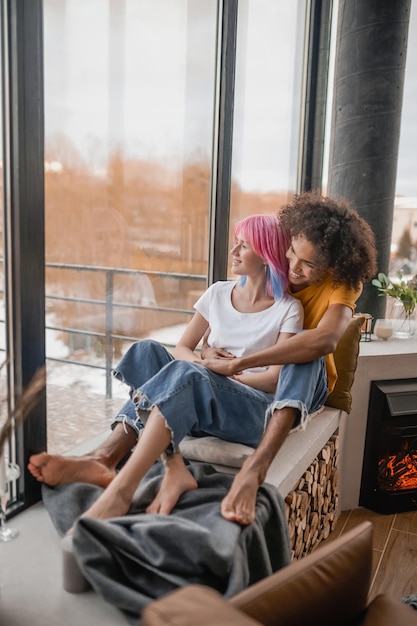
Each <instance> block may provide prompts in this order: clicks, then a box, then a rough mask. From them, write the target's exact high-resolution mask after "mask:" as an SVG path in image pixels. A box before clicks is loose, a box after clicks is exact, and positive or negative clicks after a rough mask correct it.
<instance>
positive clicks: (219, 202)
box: [208, 0, 238, 284]
mask: <svg viewBox="0 0 417 626" xmlns="http://www.w3.org/2000/svg"><path fill="white" fill-rule="evenodd" d="M237 11H238V0H224V1H221V0H219V3H218V32H217V58H216V89H215V101H214V133H213V161H212V180H211V206H210V242H209V263H208V282H209V284H211V283H213V282H215V281H217V280H224V279H225V278H226V277H227V262H228V247H229V219H230V187H231V170H232V141H233V110H234V94H235V67H236V36H237Z"/></svg>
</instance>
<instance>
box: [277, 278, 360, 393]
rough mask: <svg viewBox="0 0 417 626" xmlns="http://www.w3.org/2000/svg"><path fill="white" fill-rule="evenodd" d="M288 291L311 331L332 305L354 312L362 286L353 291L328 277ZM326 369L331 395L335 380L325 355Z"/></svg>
mask: <svg viewBox="0 0 417 626" xmlns="http://www.w3.org/2000/svg"><path fill="white" fill-rule="evenodd" d="M289 291H290V293H291V295H293V296H294V297H295V298H298V300H299V301H300V302H301V304H302V305H303V307H304V328H305V329H311V328H316V327H317V325H318V323H319V322H320V320H321V318H322V317H323V315H324V314H325V313H326V311H327V309H328V308H329V306H331V305H332V304H343V305H344V306H347V307H349V308H350V309H352V311H355V308H356V305H355V302H356V300H357V299H358V298H359V296H360V295H361V293H362V286H361V287H360V289H357V290H355V289H352V288H350V287H346V286H345V285H335V284H334V282H333V281H332V279H331V277H328V278H325V279H324V280H323V281H322V282H321V283H315V284H313V285H309V286H308V287H305V288H304V289H302V290H301V291H297V292H296V293H293V292H292V291H291V289H290V290H289ZM326 369H327V382H328V386H329V393H331V391H333V389H334V385H335V382H336V379H337V371H336V366H335V363H334V359H333V354H327V355H326Z"/></svg>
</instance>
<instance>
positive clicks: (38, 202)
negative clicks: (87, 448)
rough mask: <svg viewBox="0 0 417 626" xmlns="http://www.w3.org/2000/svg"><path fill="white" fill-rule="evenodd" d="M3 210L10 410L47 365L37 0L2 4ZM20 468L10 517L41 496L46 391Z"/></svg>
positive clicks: (26, 426) (22, 444) (22, 442)
mask: <svg viewBox="0 0 417 626" xmlns="http://www.w3.org/2000/svg"><path fill="white" fill-rule="evenodd" d="M1 20H2V22H1V40H2V41H1V45H2V101H3V102H2V104H3V120H2V122H3V190H4V191H3V206H4V225H5V229H4V230H5V293H6V302H7V310H6V348H7V353H8V356H9V360H10V361H9V370H8V386H9V389H8V392H9V398H10V402H11V405H12V406H15V405H16V404H17V402H18V400H19V398H20V397H21V395H22V393H23V392H24V390H25V389H26V388H27V386H28V385H29V383H30V381H31V379H32V377H33V376H34V374H35V373H36V371H37V370H38V369H39V368H40V367H42V366H44V364H45V269H44V267H45V245H44V114H43V11H42V0H30V2H27V1H26V0H1ZM16 443H17V445H16V458H17V462H18V463H19V465H20V467H21V472H22V477H21V479H20V481H19V498H18V502H17V504H16V506H15V507H14V511H13V512H17V511H18V510H21V509H22V508H26V507H27V506H29V505H31V504H33V503H34V502H36V501H38V500H39V499H40V484H39V483H38V482H37V481H35V480H34V479H33V478H32V476H30V474H29V473H28V472H27V470H26V465H27V460H28V457H29V455H30V454H31V453H33V452H36V451H40V450H43V449H45V448H46V399H45V391H44V393H43V394H42V395H41V398H40V400H39V402H38V403H37V404H36V406H35V407H34V408H33V409H32V410H31V412H30V414H29V415H28V417H27V419H26V420H25V421H24V423H23V425H22V426H20V427H19V428H18V429H17V433H16Z"/></svg>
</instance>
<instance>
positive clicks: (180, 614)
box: [141, 585, 260, 626]
mask: <svg viewBox="0 0 417 626" xmlns="http://www.w3.org/2000/svg"><path fill="white" fill-rule="evenodd" d="M169 625H171V626H260V624H259V622H258V621H255V620H254V619H252V618H251V617H249V616H247V615H244V613H242V612H241V611H239V610H238V609H235V608H234V607H233V606H231V605H230V604H229V603H228V602H226V601H225V600H224V598H223V596H222V595H220V593H218V592H217V591H215V590H214V589H210V588H209V587H203V586H200V585H190V586H187V587H183V588H182V589H179V590H178V591H175V592H173V593H170V594H168V595H167V596H165V597H163V598H161V599H160V600H156V601H155V602H152V604H149V605H148V606H147V607H146V608H145V610H144V611H143V613H142V616H141V626H169Z"/></svg>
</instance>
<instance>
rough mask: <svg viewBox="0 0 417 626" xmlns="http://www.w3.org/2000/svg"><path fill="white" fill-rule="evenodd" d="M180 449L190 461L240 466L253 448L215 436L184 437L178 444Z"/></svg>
mask: <svg viewBox="0 0 417 626" xmlns="http://www.w3.org/2000/svg"><path fill="white" fill-rule="evenodd" d="M180 451H181V454H182V455H183V456H185V458H187V459H190V461H205V462H206V463H214V464H215V465H226V466H229V467H241V466H242V463H243V461H244V460H245V459H246V458H247V457H248V456H249V455H250V454H253V452H254V448H251V447H250V446H245V445H244V444H243V443H232V442H231V441H225V440H224V439H218V438H217V437H184V439H183V440H182V441H181V444H180Z"/></svg>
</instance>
